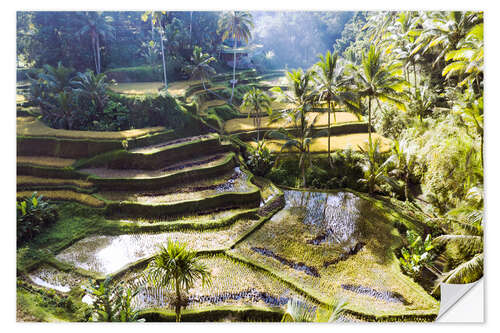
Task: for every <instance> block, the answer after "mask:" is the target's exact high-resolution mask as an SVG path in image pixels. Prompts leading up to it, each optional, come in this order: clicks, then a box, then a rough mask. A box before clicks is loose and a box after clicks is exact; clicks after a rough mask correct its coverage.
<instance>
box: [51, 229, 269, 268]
mask: <svg viewBox="0 0 500 333" xmlns="http://www.w3.org/2000/svg"><path fill="white" fill-rule="evenodd" d="M258 222H259V220H257V219H255V220H252V219H242V220H238V221H236V222H235V223H234V224H233V225H231V226H230V227H228V228H226V229H223V230H211V231H203V232H197V231H192V230H186V231H175V232H164V233H143V234H124V235H119V236H105V235H96V236H91V237H87V238H85V239H82V240H80V241H78V242H77V243H75V244H73V245H72V246H70V247H69V248H67V249H65V250H63V251H62V252H60V253H59V254H58V255H57V256H56V259H58V260H60V261H63V262H66V263H70V264H72V265H74V266H76V267H79V268H83V269H85V270H89V271H93V272H98V273H102V274H110V273H113V272H116V271H118V270H120V269H121V268H123V267H125V266H126V265H129V264H131V263H133V262H136V261H138V260H140V259H143V258H147V257H150V256H152V255H154V254H155V253H156V252H157V251H158V246H159V245H162V244H165V243H167V242H168V240H173V241H179V242H187V243H188V247H189V248H190V249H191V250H194V251H203V250H220V249H225V248H228V247H229V246H231V245H232V244H233V243H234V241H235V240H236V239H238V238H239V237H241V236H242V235H243V234H244V233H245V232H246V231H247V230H248V229H250V228H252V227H253V226H254V225H255V224H256V223H258Z"/></svg>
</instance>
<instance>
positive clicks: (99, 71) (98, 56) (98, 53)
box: [96, 34, 101, 74]
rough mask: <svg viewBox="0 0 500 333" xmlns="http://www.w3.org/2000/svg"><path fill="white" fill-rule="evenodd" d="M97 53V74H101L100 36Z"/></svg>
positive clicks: (97, 37) (97, 38)
mask: <svg viewBox="0 0 500 333" xmlns="http://www.w3.org/2000/svg"><path fill="white" fill-rule="evenodd" d="M96 51H97V74H100V73H101V46H100V44H99V34H97V36H96Z"/></svg>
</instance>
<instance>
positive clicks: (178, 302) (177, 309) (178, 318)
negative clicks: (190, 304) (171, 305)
mask: <svg viewBox="0 0 500 333" xmlns="http://www.w3.org/2000/svg"><path fill="white" fill-rule="evenodd" d="M175 293H176V296H177V300H176V302H175V321H176V322H178V323H179V322H180V321H181V291H180V286H179V280H178V279H176V280H175Z"/></svg>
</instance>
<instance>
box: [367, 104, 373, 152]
mask: <svg viewBox="0 0 500 333" xmlns="http://www.w3.org/2000/svg"><path fill="white" fill-rule="evenodd" d="M368 144H369V145H370V149H371V148H372V97H371V96H368Z"/></svg>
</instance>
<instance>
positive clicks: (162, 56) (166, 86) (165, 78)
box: [160, 28, 168, 89]
mask: <svg viewBox="0 0 500 333" xmlns="http://www.w3.org/2000/svg"><path fill="white" fill-rule="evenodd" d="M160 43H161V58H162V61H163V79H164V80H165V89H167V88H168V84H167V65H166V64H165V50H164V47H163V28H160Z"/></svg>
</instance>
